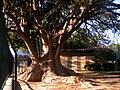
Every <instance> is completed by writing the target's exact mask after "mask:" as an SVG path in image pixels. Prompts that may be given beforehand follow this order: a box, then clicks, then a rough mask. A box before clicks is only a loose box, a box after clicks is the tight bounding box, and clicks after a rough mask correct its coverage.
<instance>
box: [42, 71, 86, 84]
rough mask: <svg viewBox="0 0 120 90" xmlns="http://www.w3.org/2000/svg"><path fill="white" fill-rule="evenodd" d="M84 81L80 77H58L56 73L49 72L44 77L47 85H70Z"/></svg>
mask: <svg viewBox="0 0 120 90" xmlns="http://www.w3.org/2000/svg"><path fill="white" fill-rule="evenodd" d="M81 81H84V79H83V78H82V77H80V76H57V75H56V74H54V72H51V71H50V70H48V71H47V72H46V73H45V74H44V75H43V77H42V82H45V83H69V84H75V83H80V82H81Z"/></svg>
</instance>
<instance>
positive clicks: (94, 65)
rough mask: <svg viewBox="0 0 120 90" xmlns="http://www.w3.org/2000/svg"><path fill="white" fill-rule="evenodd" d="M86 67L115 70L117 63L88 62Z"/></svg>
mask: <svg viewBox="0 0 120 90" xmlns="http://www.w3.org/2000/svg"><path fill="white" fill-rule="evenodd" d="M84 68H85V69H86V70H88V71H114V70H115V65H114V64H113V63H103V64H98V63H92V64H86V65H85V66H84Z"/></svg>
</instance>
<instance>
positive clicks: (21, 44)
mask: <svg viewBox="0 0 120 90" xmlns="http://www.w3.org/2000/svg"><path fill="white" fill-rule="evenodd" d="M9 36H10V39H11V41H12V43H13V46H14V47H15V48H16V50H18V49H20V50H22V51H25V50H26V46H25V44H24V42H23V40H22V39H21V38H20V37H19V36H18V35H17V34H16V33H15V32H9Z"/></svg>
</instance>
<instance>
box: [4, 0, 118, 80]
mask: <svg viewBox="0 0 120 90" xmlns="http://www.w3.org/2000/svg"><path fill="white" fill-rule="evenodd" d="M113 1H114V0H4V12H5V14H6V15H7V16H6V21H7V22H6V23H7V24H6V25H7V29H8V30H9V31H12V32H15V33H16V34H17V35H18V36H19V37H20V38H21V39H22V40H23V41H24V43H25V45H26V47H27V49H28V51H29V54H30V56H31V60H32V63H31V65H30V66H29V67H28V68H27V70H26V72H25V73H24V74H23V77H22V79H24V80H26V81H40V80H42V81H45V82H48V80H49V79H46V78H47V76H50V75H51V76H53V75H60V76H66V75H76V74H75V72H74V71H72V70H69V69H67V68H65V67H64V66H63V65H62V64H61V62H60V51H61V49H62V48H63V46H64V44H65V42H66V41H67V40H68V38H69V37H70V36H71V34H72V33H73V32H74V31H75V30H78V29H79V30H81V29H83V28H84V30H86V31H87V32H88V33H90V34H93V35H94V34H95V35H96V33H98V35H101V34H103V33H102V32H103V30H105V29H109V28H112V29H113V30H117V29H118V28H119V27H118V25H119V22H118V21H117V19H118V16H119V15H120V14H119V13H117V9H119V8H120V6H119V5H117V4H115V3H113ZM91 32H92V33H91ZM100 33H101V34H100ZM40 48H42V52H41V55H40V54H39V53H40V50H39V49H40ZM53 78H54V77H53ZM51 81H52V80H50V81H49V82H51Z"/></svg>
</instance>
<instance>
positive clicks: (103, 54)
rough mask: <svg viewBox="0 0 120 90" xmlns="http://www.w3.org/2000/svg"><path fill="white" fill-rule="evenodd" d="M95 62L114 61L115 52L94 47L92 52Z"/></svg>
mask: <svg viewBox="0 0 120 90" xmlns="http://www.w3.org/2000/svg"><path fill="white" fill-rule="evenodd" d="M94 56H95V62H97V63H106V62H107V61H115V60H116V58H117V55H116V53H115V52H114V51H113V50H111V49H106V48H105V49H96V50H95V52H94Z"/></svg>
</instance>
